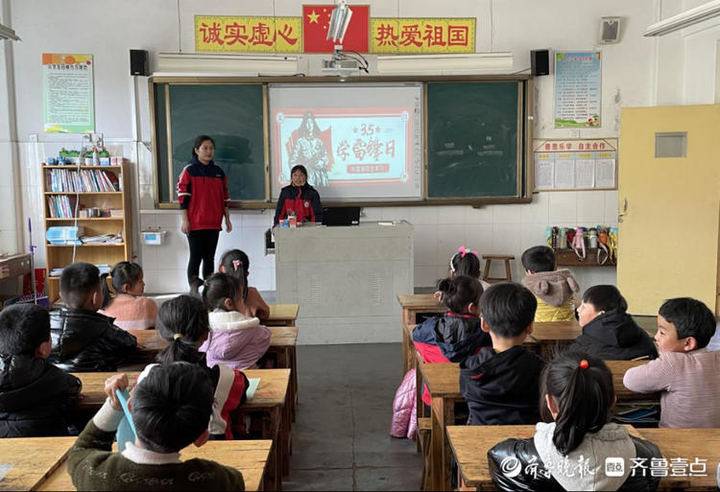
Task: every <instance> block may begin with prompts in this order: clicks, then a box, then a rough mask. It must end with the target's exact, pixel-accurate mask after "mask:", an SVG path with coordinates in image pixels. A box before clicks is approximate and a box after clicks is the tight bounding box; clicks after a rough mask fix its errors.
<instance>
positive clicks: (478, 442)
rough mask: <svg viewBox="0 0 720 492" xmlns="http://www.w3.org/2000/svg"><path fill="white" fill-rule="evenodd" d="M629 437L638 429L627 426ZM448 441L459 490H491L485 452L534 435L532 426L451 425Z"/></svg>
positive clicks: (634, 434)
mask: <svg viewBox="0 0 720 492" xmlns="http://www.w3.org/2000/svg"><path fill="white" fill-rule="evenodd" d="M627 429H628V432H629V433H630V435H633V436H635V437H641V438H642V437H643V436H642V430H641V429H635V428H634V427H632V426H627ZM447 435H448V441H449V442H450V446H451V448H452V452H453V454H454V455H455V460H456V461H457V463H458V471H459V475H460V476H461V477H462V485H463V487H461V490H495V486H494V485H493V481H492V477H491V476H490V468H489V466H488V458H487V453H488V451H489V450H490V449H491V448H492V447H493V446H495V445H496V444H497V443H499V442H502V441H504V440H505V439H509V438H513V437H514V438H517V439H528V438H531V437H533V436H534V435H535V426H534V425H462V426H460V425H455V426H452V425H451V426H448V428H447Z"/></svg>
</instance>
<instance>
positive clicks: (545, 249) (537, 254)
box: [520, 246, 555, 273]
mask: <svg viewBox="0 0 720 492" xmlns="http://www.w3.org/2000/svg"><path fill="white" fill-rule="evenodd" d="M520 261H521V262H522V265H523V268H524V269H525V270H528V271H531V272H533V273H538V272H552V271H554V270H555V252H554V251H553V250H552V248H551V247H549V246H533V247H532V248H528V249H526V250H525V252H524V253H523V254H522V257H521V258H520Z"/></svg>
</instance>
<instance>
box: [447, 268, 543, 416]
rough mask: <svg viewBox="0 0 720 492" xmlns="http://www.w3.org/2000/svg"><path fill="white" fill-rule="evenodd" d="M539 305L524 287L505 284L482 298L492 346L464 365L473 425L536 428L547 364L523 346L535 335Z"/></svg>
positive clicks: (463, 381) (463, 382)
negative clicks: (523, 425) (536, 313)
mask: <svg viewBox="0 0 720 492" xmlns="http://www.w3.org/2000/svg"><path fill="white" fill-rule="evenodd" d="M536 307H537V301H536V300H535V296H533V295H532V293H531V292H530V291H529V290H528V289H526V288H525V287H523V286H522V285H520V284H516V283H513V282H507V283H500V284H495V285H493V286H491V287H490V288H489V289H488V290H486V291H485V292H484V293H483V295H482V298H481V299H480V314H481V316H482V321H481V326H482V330H483V331H485V332H489V333H490V338H491V339H492V347H484V348H482V349H480V351H479V352H478V353H477V354H475V355H471V356H470V357H468V358H466V359H465V360H464V361H462V362H461V363H460V369H461V370H460V391H461V392H462V395H463V397H464V398H465V401H466V402H467V404H468V408H469V410H470V419H469V421H468V424H471V425H479V424H486V425H512V424H534V423H535V422H537V421H538V419H539V417H540V415H539V413H538V406H537V396H538V394H539V391H540V389H539V388H540V373H541V371H542V369H543V365H544V362H543V360H542V359H541V358H540V357H538V356H537V355H535V354H533V353H532V352H530V351H529V350H527V349H526V348H524V347H522V344H523V342H524V341H525V339H526V338H527V336H528V335H529V334H530V333H532V325H533V317H534V316H535V308H536Z"/></svg>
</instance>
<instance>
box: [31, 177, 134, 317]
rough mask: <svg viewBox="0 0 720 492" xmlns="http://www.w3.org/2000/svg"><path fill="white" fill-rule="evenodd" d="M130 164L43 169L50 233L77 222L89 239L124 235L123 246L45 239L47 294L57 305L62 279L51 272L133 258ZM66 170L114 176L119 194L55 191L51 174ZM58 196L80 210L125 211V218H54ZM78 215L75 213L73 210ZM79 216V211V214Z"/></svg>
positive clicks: (113, 192) (47, 223) (43, 197)
mask: <svg viewBox="0 0 720 492" xmlns="http://www.w3.org/2000/svg"><path fill="white" fill-rule="evenodd" d="M127 166H128V164H123V165H121V166H48V165H43V166H42V177H43V180H42V181H43V195H42V200H43V202H44V205H43V208H44V210H45V229H44V232H43V238H45V237H46V232H47V229H48V228H49V227H52V226H70V225H74V224H76V223H77V225H78V226H81V227H83V230H84V232H83V234H84V235H85V236H98V235H104V234H120V235H122V238H123V242H121V243H88V244H80V245H72V244H67V245H65V244H62V245H58V244H49V243H48V242H47V240H45V261H46V275H45V278H46V279H47V280H48V282H47V295H48V298H49V299H50V302H53V303H54V302H56V301H57V300H58V299H59V298H60V282H59V280H60V277H51V276H50V271H51V270H52V269H54V268H64V267H65V266H67V265H69V264H70V263H73V261H75V262H78V261H83V262H87V263H92V264H102V263H106V264H108V265H110V266H112V265H114V264H115V263H117V262H119V261H123V260H129V259H130V258H132V236H131V234H132V229H131V223H130V218H131V215H130V214H131V208H130V193H129V189H128V186H129V180H128V174H127V173H128V170H127ZM59 169H63V170H66V171H78V170H80V171H102V172H106V173H111V174H114V175H115V177H116V178H117V183H118V185H119V188H120V190H119V191H80V192H75V191H53V190H52V189H51V187H50V173H51V171H53V170H59ZM55 196H68V197H70V198H71V199H73V200H77V203H78V211H79V210H82V209H84V208H103V209H113V210H122V211H123V215H122V217H77V218H73V217H51V215H52V214H51V211H50V204H49V198H50V197H55ZM73 212H74V211H73ZM78 213H79V212H78Z"/></svg>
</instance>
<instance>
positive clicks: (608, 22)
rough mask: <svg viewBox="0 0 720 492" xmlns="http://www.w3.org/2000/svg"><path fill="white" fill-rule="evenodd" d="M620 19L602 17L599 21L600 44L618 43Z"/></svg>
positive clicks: (620, 26)
mask: <svg viewBox="0 0 720 492" xmlns="http://www.w3.org/2000/svg"><path fill="white" fill-rule="evenodd" d="M621 28H622V17H603V18H602V19H600V43H602V44H613V43H617V42H619V41H620V29H621Z"/></svg>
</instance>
